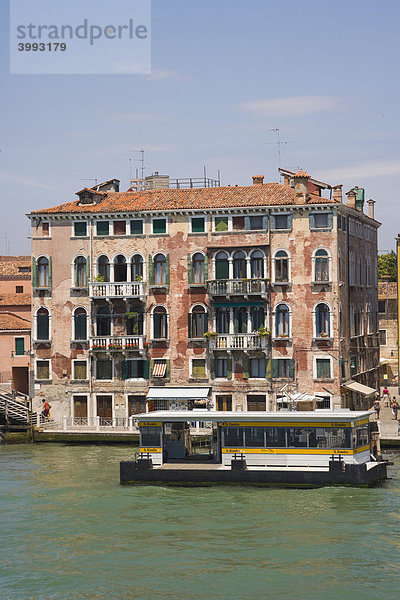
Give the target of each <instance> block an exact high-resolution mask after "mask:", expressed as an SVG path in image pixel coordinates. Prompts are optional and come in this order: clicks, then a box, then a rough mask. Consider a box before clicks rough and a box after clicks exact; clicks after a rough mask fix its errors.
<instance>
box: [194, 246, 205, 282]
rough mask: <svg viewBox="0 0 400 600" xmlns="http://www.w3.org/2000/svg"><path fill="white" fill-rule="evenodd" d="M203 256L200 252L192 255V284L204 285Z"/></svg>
mask: <svg viewBox="0 0 400 600" xmlns="http://www.w3.org/2000/svg"><path fill="white" fill-rule="evenodd" d="M204 281H205V273H204V255H203V254H201V252H196V254H194V255H193V283H204Z"/></svg>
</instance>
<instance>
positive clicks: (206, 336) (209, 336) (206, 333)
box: [204, 331, 218, 340]
mask: <svg viewBox="0 0 400 600" xmlns="http://www.w3.org/2000/svg"><path fill="white" fill-rule="evenodd" d="M217 335H218V334H217V333H216V332H215V331H206V332H205V334H204V337H205V338H207V339H208V340H209V339H210V338H211V337H215V336H217Z"/></svg>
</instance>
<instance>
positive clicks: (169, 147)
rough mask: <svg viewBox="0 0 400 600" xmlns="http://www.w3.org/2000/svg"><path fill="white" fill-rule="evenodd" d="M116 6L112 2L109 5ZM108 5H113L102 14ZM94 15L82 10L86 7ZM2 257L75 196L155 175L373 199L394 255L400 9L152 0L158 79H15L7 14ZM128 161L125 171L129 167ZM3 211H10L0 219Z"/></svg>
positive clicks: (24, 246)
mask: <svg viewBox="0 0 400 600" xmlns="http://www.w3.org/2000/svg"><path fill="white" fill-rule="evenodd" d="M103 2H104V0H103ZM100 3H101V0H100ZM82 4H83V5H84V2H83V3H82ZM0 17H1V35H0V44H1V61H0V69H1V71H0V77H1V94H0V106H1V112H0V114H1V136H0V149H1V150H2V151H1V153H0V185H1V198H2V207H3V215H5V219H4V218H3V221H2V224H1V225H0V253H1V254H3V253H4V252H5V249H6V248H5V238H4V235H2V234H3V233H5V232H8V239H9V241H10V251H11V253H12V254H17V253H29V251H30V250H29V241H28V240H27V236H28V235H29V227H28V220H27V219H26V217H25V213H27V212H29V211H31V210H34V209H38V208H44V207H47V206H52V205H55V204H59V203H62V202H68V201H70V200H71V199H74V198H75V195H74V194H75V192H76V191H77V190H79V189H81V188H82V187H83V186H84V185H85V184H90V182H84V181H82V179H84V178H95V177H96V178H98V179H99V180H106V179H110V178H112V177H117V178H119V179H121V183H122V188H123V189H126V188H127V187H128V179H129V163H128V161H127V160H122V159H128V158H129V157H132V158H133V159H134V161H135V162H134V165H135V166H139V163H138V159H139V154H138V153H137V152H134V151H135V150H138V149H139V148H141V147H143V148H144V149H145V166H146V174H150V173H151V172H152V171H154V170H158V171H159V172H160V173H166V174H170V175H171V176H172V177H187V176H192V177H196V176H201V175H202V172H203V166H204V165H205V166H206V167H207V172H208V174H209V176H214V175H216V172H217V169H220V170H221V174H222V181H223V184H236V183H237V184H239V185H245V184H249V182H251V175H253V174H258V173H263V174H264V175H265V178H266V180H267V181H277V180H278V175H277V167H278V152H277V146H276V145H273V144H271V143H270V142H274V141H275V139H276V138H275V136H274V134H273V133H272V132H270V131H268V130H270V129H272V128H275V127H278V128H279V129H280V135H281V140H282V141H286V142H288V143H287V144H283V145H282V146H281V155H282V160H281V162H282V166H283V167H286V168H289V169H297V168H298V167H300V168H302V169H305V170H307V171H308V172H309V173H310V174H311V175H312V176H313V177H315V178H317V179H322V180H323V181H327V182H328V183H330V184H332V185H336V184H339V183H343V185H344V191H348V189H350V187H352V186H354V185H358V186H361V187H365V189H366V198H373V199H375V200H376V217H377V219H379V220H380V221H381V222H382V223H383V225H382V227H381V230H380V249H381V250H388V249H391V248H392V247H394V237H395V235H396V234H397V233H398V232H399V231H400V219H399V210H398V207H399V200H398V196H399V180H400V149H399V138H400V131H399V123H400V118H399V107H400V104H399V86H400V78H399V68H398V64H399V56H400V52H399V45H400V43H399V39H400V37H399V34H398V27H399V21H400V5H399V3H398V2H397V1H396V0H384V2H379V3H378V2H376V0H374V1H371V0H356V1H355V0H337V1H336V2H326V1H325V2H321V0H318V1H316V0H303V1H299V0H280V1H279V2H277V1H276V0H273V1H272V0H247V1H244V0H241V1H237V0H202V1H201V2H195V1H193V0H191V1H188V0H168V1H166V0H153V2H152V75H150V76H147V75H104V76H100V75H86V76H85V75H77V76H74V75H60V76H55V75H43V76H41V75H10V74H9V49H8V44H9V14H8V6H7V3H6V2H2V3H1V8H0ZM117 159H118V160H117ZM4 209H5V210H4Z"/></svg>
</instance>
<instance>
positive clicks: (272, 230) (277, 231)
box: [271, 229, 292, 233]
mask: <svg viewBox="0 0 400 600" xmlns="http://www.w3.org/2000/svg"><path fill="white" fill-rule="evenodd" d="M291 231H292V229H271V233H291Z"/></svg>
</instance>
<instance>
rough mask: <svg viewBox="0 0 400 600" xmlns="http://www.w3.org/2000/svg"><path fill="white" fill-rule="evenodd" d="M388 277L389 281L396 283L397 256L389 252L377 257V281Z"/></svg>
mask: <svg viewBox="0 0 400 600" xmlns="http://www.w3.org/2000/svg"><path fill="white" fill-rule="evenodd" d="M385 276H386V277H389V281H397V256H396V253H395V252H393V250H392V251H391V252H389V253H388V254H381V255H380V256H378V279H379V280H380V281H382V277H385Z"/></svg>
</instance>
